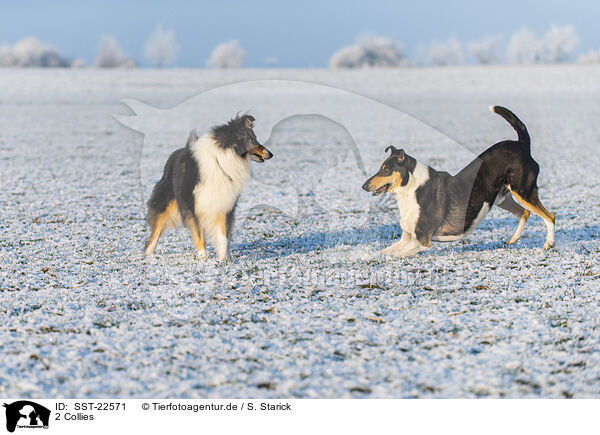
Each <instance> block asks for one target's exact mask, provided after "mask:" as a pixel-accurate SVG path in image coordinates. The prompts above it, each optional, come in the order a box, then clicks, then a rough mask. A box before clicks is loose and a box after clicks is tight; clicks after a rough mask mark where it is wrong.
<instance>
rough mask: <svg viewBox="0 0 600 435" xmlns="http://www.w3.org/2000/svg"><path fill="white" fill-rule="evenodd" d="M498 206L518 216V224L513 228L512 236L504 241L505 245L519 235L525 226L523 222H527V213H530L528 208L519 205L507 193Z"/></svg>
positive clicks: (509, 243)
mask: <svg viewBox="0 0 600 435" xmlns="http://www.w3.org/2000/svg"><path fill="white" fill-rule="evenodd" d="M498 207H500V208H502V209H504V210H506V211H509V212H511V213H512V214H514V215H515V216H516V217H518V218H519V224H518V225H517V228H516V229H515V232H514V234H513V235H512V237H511V238H510V239H509V240H508V241H507V242H506V244H507V245H512V244H513V243H515V242H516V241H517V240H519V238H520V237H521V233H522V232H523V228H525V224H526V223H527V219H529V215H530V214H531V213H530V212H529V210H527V209H526V208H523V207H521V206H520V205H519V204H517V203H516V202H515V200H514V199H513V198H512V196H511V195H507V196H506V197H505V198H504V201H502V202H501V203H499V204H498Z"/></svg>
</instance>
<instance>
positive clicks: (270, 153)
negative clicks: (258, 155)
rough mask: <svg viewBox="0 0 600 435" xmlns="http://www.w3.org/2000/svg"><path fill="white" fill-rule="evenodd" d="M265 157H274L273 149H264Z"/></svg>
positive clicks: (267, 158)
mask: <svg viewBox="0 0 600 435" xmlns="http://www.w3.org/2000/svg"><path fill="white" fill-rule="evenodd" d="M264 150H265V151H264V157H263V159H265V160H269V159H270V158H271V157H273V153H272V152H271V151H269V150H268V149H266V148H265V149H264Z"/></svg>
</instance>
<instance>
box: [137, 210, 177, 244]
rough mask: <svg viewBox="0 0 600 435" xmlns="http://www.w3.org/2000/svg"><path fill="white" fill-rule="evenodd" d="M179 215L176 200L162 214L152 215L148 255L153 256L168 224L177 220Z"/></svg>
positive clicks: (152, 213)
mask: <svg viewBox="0 0 600 435" xmlns="http://www.w3.org/2000/svg"><path fill="white" fill-rule="evenodd" d="M178 213H179V212H178V210H177V202H176V201H174V200H173V201H171V202H170V203H169V205H167V207H166V208H165V209H164V210H163V211H162V212H159V213H154V212H151V213H150V219H149V221H150V228H151V233H150V238H149V239H148V242H146V249H145V252H146V255H152V253H153V252H154V249H155V248H156V244H157V243H158V239H159V238H160V236H161V234H162V233H163V231H164V230H165V228H166V227H167V224H169V223H170V222H172V221H174V220H176V218H177V215H178Z"/></svg>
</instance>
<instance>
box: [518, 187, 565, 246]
mask: <svg viewBox="0 0 600 435" xmlns="http://www.w3.org/2000/svg"><path fill="white" fill-rule="evenodd" d="M512 194H513V195H514V197H515V199H516V200H517V201H519V203H521V205H522V206H523V207H526V208H528V209H529V210H531V211H532V212H533V213H535V214H537V215H538V216H539V217H541V218H542V219H543V220H544V222H545V224H546V230H547V234H546V242H545V243H544V249H550V248H552V247H553V246H554V223H555V221H556V218H555V216H554V215H553V214H552V213H550V212H549V211H548V210H546V208H545V207H544V206H543V205H542V203H541V201H540V199H539V198H538V195H537V189H534V190H533V191H532V193H531V194H530V195H528V196H527V198H529V199H526V197H525V195H520V194H518V193H516V192H514V191H512Z"/></svg>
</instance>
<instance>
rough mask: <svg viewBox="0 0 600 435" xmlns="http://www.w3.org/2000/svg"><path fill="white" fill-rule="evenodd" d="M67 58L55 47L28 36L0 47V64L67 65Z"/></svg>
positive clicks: (21, 65)
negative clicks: (12, 43) (11, 44)
mask: <svg viewBox="0 0 600 435" xmlns="http://www.w3.org/2000/svg"><path fill="white" fill-rule="evenodd" d="M69 65H70V62H69V60H68V59H67V58H66V57H65V56H63V54H62V53H61V52H60V51H58V50H57V49H56V48H54V47H52V46H50V45H46V44H43V43H42V42H40V41H39V40H38V39H36V38H33V37H30V38H25V39H22V40H20V41H19V42H17V43H16V44H15V45H13V46H10V45H8V44H4V45H2V46H1V47H0V66H14V67H43V68H46V67H68V66H69Z"/></svg>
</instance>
